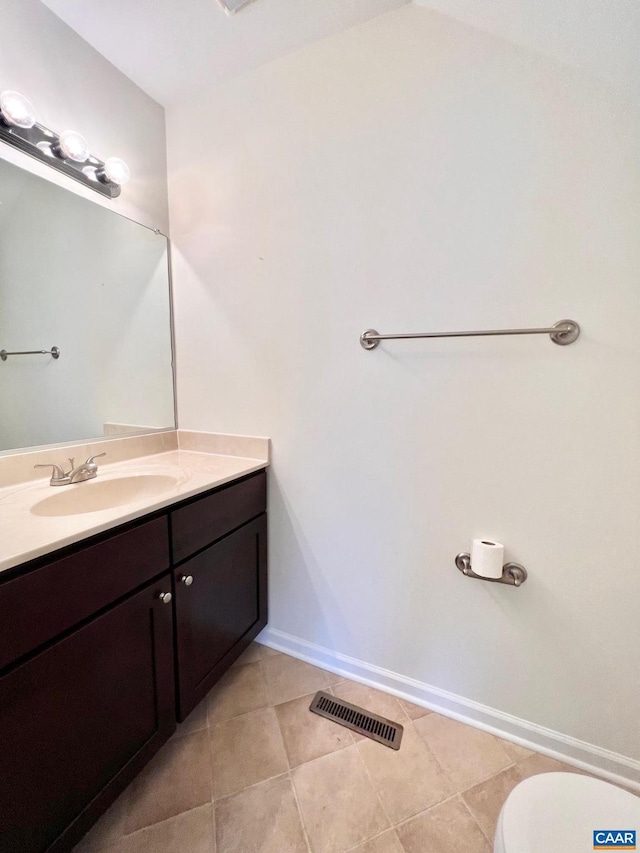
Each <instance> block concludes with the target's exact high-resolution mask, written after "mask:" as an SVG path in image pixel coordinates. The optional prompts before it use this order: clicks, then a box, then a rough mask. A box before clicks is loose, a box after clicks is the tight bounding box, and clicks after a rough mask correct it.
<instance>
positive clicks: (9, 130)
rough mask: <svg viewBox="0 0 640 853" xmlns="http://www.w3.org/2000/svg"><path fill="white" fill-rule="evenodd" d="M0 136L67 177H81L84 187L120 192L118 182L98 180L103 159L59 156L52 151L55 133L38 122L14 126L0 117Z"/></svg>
mask: <svg viewBox="0 0 640 853" xmlns="http://www.w3.org/2000/svg"><path fill="white" fill-rule="evenodd" d="M0 139H1V140H3V141H4V142H7V143H8V144H9V145H13V147H14V148H18V149H19V150H20V151H22V152H24V153H25V154H29V155H30V156H31V157H35V158H36V160H40V161H41V162H42V163H46V164H47V165H48V166H52V167H53V168H54V169H57V170H58V171H59V172H63V173H64V174H65V175H68V176H69V177H70V178H74V179H75V180H76V181H80V183H81V184H84V185H85V187H90V188H91V189H92V190H95V191H96V192H98V193H100V195H103V196H106V197H107V198H117V197H118V196H119V195H120V192H121V188H120V186H119V185H118V184H114V183H112V182H111V181H103V180H100V178H99V177H98V172H99V170H101V169H102V168H104V163H103V162H102V160H98V159H97V158H96V157H93V156H91V157H89V158H88V160H86V161H85V162H84V163H75V162H74V161H73V160H69V159H65V158H62V157H60V156H59V155H58V154H56V153H55V151H54V146H55V145H56V143H57V142H58V135H57V134H56V133H54V132H53V131H52V130H49V129H48V128H46V127H44V126H43V125H41V124H34V125H33V127H28V128H25V127H17V126H15V125H7V124H5V123H4V122H3V121H2V119H1V118H0Z"/></svg>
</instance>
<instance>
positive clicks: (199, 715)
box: [173, 697, 207, 738]
mask: <svg viewBox="0 0 640 853" xmlns="http://www.w3.org/2000/svg"><path fill="white" fill-rule="evenodd" d="M206 728H207V699H206V697H205V698H204V699H203V700H202V702H200V703H199V704H198V705H197V706H196V707H195V708H194V709H193V711H192V712H191V713H190V714H189V716H188V717H187V719H186V720H185V721H184V722H183V723H178V728H177V729H176V731H175V733H174V734H173V738H179V737H184V735H190V734H192V733H193V732H199V731H202V729H206Z"/></svg>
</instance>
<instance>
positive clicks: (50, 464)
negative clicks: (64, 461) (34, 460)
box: [33, 462, 67, 483]
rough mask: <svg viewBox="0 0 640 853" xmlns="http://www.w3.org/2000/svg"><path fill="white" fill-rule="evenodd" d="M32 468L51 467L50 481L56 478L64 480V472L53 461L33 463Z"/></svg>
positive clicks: (54, 480)
mask: <svg viewBox="0 0 640 853" xmlns="http://www.w3.org/2000/svg"><path fill="white" fill-rule="evenodd" d="M33 467H34V468H53V471H52V472H51V482H52V483H54V482H56V480H64V479H65V478H66V476H67V475H66V474H65V473H64V471H63V470H62V468H61V467H60V466H59V465H56V464H55V463H54V462H47V463H43V464H42V465H34V466H33Z"/></svg>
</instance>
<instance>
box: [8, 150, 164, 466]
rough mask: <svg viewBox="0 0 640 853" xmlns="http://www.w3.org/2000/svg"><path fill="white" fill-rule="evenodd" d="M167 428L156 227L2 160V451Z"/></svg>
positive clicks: (160, 261)
mask: <svg viewBox="0 0 640 853" xmlns="http://www.w3.org/2000/svg"><path fill="white" fill-rule="evenodd" d="M54 347H55V348H57V349H58V350H59V355H58V357H57V358H56V357H54V356H55V355H56V352H55V351H54V353H53V354H51V351H52V350H53V348H54ZM41 350H44V351H45V352H44V353H42V352H38V351H41ZM30 351H36V352H35V353H31V352H30ZM14 353H27V354H14ZM174 427H175V407H174V386H173V365H172V336H171V307H170V288H169V266H168V250H167V239H166V237H164V236H163V235H161V234H158V233H156V232H154V231H152V230H151V229H149V228H146V227H145V226H143V225H140V224H139V223H137V222H133V221H131V220H129V219H126V218H125V217H123V216H121V215H119V214H117V213H115V212H113V211H111V210H107V209H106V208H104V207H101V206H100V205H97V204H94V203H93V202H91V201H89V200H87V199H84V198H82V197H80V196H78V195H76V194H75V193H72V192H70V191H68V190H65V189H64V188H62V187H60V186H58V185H56V184H54V183H51V182H50V181H48V180H46V179H44V178H40V177H38V176H36V175H34V174H32V173H30V172H27V171H25V170H23V169H20V168H19V167H17V166H15V165H13V164H11V163H8V162H6V161H4V160H0V453H1V454H4V453H6V452H9V451H12V450H16V449H18V448H25V447H33V446H36V445H42V444H54V443H59V442H72V441H78V440H87V439H91V440H93V439H96V438H100V437H105V436H109V437H113V436H114V435H115V434H119V435H127V434H135V433H141V432H151V431H155V430H161V429H172V428H174Z"/></svg>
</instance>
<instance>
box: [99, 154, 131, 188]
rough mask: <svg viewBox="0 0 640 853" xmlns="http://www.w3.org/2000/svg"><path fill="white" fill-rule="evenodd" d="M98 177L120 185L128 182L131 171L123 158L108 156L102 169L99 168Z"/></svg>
mask: <svg viewBox="0 0 640 853" xmlns="http://www.w3.org/2000/svg"><path fill="white" fill-rule="evenodd" d="M98 177H99V178H100V179H101V180H102V181H108V182H109V183H112V184H118V186H119V187H122V186H124V184H126V183H128V182H129V178H130V177H131V172H130V171H129V167H128V166H127V164H126V163H125V162H124V160H121V159H120V158H119V157H109V159H108V160H105V164H104V166H103V167H102V169H100V171H99V173H98Z"/></svg>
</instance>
